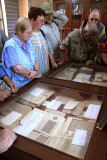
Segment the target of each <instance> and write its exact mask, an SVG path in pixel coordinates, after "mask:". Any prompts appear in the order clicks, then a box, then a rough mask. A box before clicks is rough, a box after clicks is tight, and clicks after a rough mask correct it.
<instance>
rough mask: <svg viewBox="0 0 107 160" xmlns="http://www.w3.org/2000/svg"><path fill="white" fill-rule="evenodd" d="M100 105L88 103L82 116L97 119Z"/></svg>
mask: <svg viewBox="0 0 107 160" xmlns="http://www.w3.org/2000/svg"><path fill="white" fill-rule="evenodd" d="M100 108H101V105H95V104H89V106H88V109H87V111H86V112H85V114H84V116H85V117H86V118H90V119H97V116H98V113H99V111H100Z"/></svg>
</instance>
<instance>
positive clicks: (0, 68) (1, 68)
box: [0, 64, 6, 79]
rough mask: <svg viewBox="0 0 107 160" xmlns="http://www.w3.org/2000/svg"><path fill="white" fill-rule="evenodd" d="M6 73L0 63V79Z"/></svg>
mask: <svg viewBox="0 0 107 160" xmlns="http://www.w3.org/2000/svg"><path fill="white" fill-rule="evenodd" d="M5 75H6V73H5V71H4V68H3V66H2V65H1V64H0V79H1V78H2V77H3V76H5Z"/></svg>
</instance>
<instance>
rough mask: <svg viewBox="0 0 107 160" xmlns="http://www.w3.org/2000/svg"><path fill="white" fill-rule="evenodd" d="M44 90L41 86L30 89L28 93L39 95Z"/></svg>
mask: <svg viewBox="0 0 107 160" xmlns="http://www.w3.org/2000/svg"><path fill="white" fill-rule="evenodd" d="M43 91H44V90H43V89H41V88H35V89H32V90H31V91H30V92H29V93H30V94H31V95H33V96H39V95H40V94H41V93H42V92H43Z"/></svg>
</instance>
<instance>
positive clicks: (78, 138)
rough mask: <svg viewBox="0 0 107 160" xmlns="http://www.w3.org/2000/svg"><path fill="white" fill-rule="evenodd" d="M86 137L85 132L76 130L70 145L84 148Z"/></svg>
mask: <svg viewBox="0 0 107 160" xmlns="http://www.w3.org/2000/svg"><path fill="white" fill-rule="evenodd" d="M86 136H87V130H80V129H76V130H75V135H74V138H73V140H72V144H74V145H78V146H85V142H86Z"/></svg>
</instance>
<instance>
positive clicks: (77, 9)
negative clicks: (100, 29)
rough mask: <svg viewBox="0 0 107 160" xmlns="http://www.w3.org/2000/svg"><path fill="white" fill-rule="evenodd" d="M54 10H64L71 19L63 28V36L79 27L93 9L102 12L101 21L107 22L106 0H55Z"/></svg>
mask: <svg viewBox="0 0 107 160" xmlns="http://www.w3.org/2000/svg"><path fill="white" fill-rule="evenodd" d="M53 8H54V10H55V11H56V10H62V11H64V13H65V14H66V15H67V17H68V19H69V21H68V23H67V24H66V25H65V26H64V28H63V37H65V36H66V35H67V34H68V33H69V32H70V31H72V30H74V29H75V28H79V27H80V25H81V23H82V21H83V20H84V19H87V18H88V15H89V13H90V12H91V11H92V10H93V9H95V8H96V9H98V10H99V11H100V13H101V18H100V19H101V23H103V24H104V25H106V24H107V1H106V0H53Z"/></svg>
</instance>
